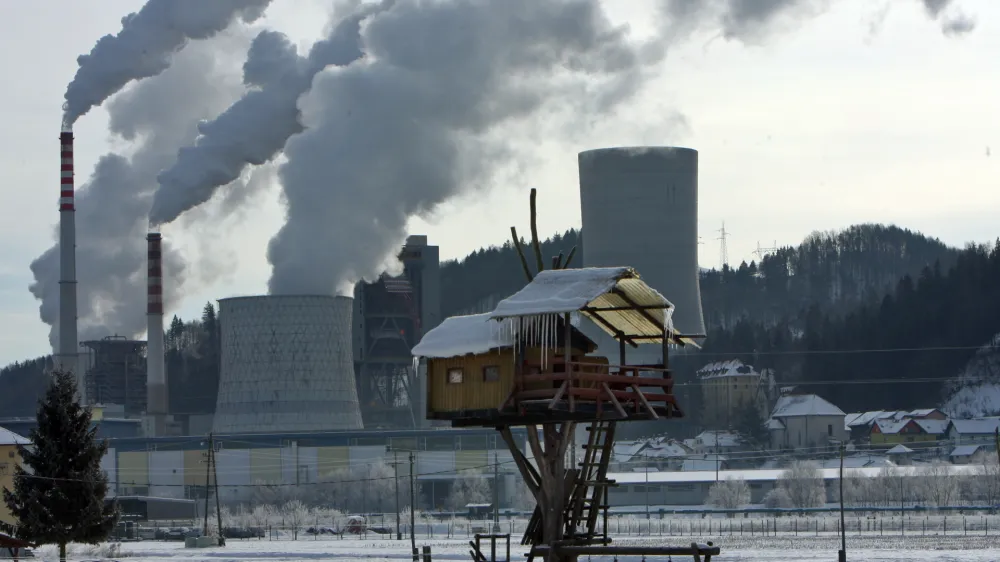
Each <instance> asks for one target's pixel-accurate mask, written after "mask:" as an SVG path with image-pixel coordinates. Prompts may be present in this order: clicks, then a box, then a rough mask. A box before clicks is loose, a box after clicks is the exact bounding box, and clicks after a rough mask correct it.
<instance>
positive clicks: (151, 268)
mask: <svg viewBox="0 0 1000 562" xmlns="http://www.w3.org/2000/svg"><path fill="white" fill-rule="evenodd" d="M161 240H162V237H161V236H160V233H158V232H150V233H149V234H148V235H146V247H147V251H146V256H147V257H146V261H147V262H148V273H147V275H146V321H147V323H148V328H147V330H146V332H147V333H146V390H147V394H146V412H147V413H149V414H161V415H162V414H166V413H167V380H166V365H165V364H164V356H163V267H162V256H163V253H162V249H161Z"/></svg>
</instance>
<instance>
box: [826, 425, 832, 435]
mask: <svg viewBox="0 0 1000 562" xmlns="http://www.w3.org/2000/svg"><path fill="white" fill-rule="evenodd" d="M826 436H827V437H833V426H832V425H827V426H826Z"/></svg>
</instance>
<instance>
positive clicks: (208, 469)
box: [202, 433, 215, 537]
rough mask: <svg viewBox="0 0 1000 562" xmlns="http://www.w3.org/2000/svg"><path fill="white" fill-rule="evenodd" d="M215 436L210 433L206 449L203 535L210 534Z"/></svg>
mask: <svg viewBox="0 0 1000 562" xmlns="http://www.w3.org/2000/svg"><path fill="white" fill-rule="evenodd" d="M213 439H214V438H213V436H212V434H211V433H209V434H208V450H207V451H205V526H204V529H202V535H203V536H206V537H207V536H208V490H209V486H210V484H211V479H212V449H213V448H214V446H215V445H214V443H213Z"/></svg>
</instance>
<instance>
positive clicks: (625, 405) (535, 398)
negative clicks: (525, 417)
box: [498, 359, 682, 420]
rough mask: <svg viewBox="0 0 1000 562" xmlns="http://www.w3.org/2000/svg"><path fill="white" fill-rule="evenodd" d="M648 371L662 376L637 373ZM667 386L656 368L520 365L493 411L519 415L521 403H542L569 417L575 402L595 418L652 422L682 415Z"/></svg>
mask: <svg viewBox="0 0 1000 562" xmlns="http://www.w3.org/2000/svg"><path fill="white" fill-rule="evenodd" d="M556 368H559V369H561V370H560V371H556ZM612 368H614V370H613V371H612ZM650 370H659V371H661V372H662V373H663V376H662V377H653V376H648V375H643V374H642V373H645V372H648V371H650ZM524 371H528V372H524ZM673 387H674V380H673V378H672V377H671V376H670V373H669V371H668V370H665V369H662V367H660V368H651V367H649V366H644V365H608V364H605V363H596V362H580V361H571V362H569V363H566V362H564V361H560V360H558V359H556V360H553V361H550V362H547V364H546V366H545V369H544V370H543V369H542V367H541V362H539V361H526V362H525V363H524V364H523V365H522V372H521V373H519V374H517V375H515V377H514V385H513V388H512V390H511V393H510V395H509V396H508V398H507V399H506V400H505V401H504V403H503V404H502V405H501V406H500V408H498V410H500V411H501V412H502V411H505V410H509V409H513V410H515V411H519V410H521V409H522V408H523V407H524V406H525V405H526V404H527V403H531V404H538V403H539V402H547V403H548V409H549V410H556V409H557V408H559V407H560V406H562V405H565V406H566V407H567V409H568V411H569V412H570V413H575V412H577V410H578V405H579V403H584V404H588V405H593V406H594V407H595V408H596V412H595V413H596V416H597V417H598V418H602V417H604V412H605V410H606V409H611V410H613V411H614V412H616V413H617V414H618V416H620V417H621V418H630V417H633V416H640V415H644V416H648V417H649V418H651V419H654V420H655V419H659V418H660V417H661V416H664V415H665V416H666V417H676V416H679V415H682V414H681V410H680V407H679V406H678V404H677V400H676V398H675V397H674V395H673ZM644 389H645V390H644Z"/></svg>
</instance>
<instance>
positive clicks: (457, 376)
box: [448, 367, 465, 384]
mask: <svg viewBox="0 0 1000 562" xmlns="http://www.w3.org/2000/svg"><path fill="white" fill-rule="evenodd" d="M464 378H465V371H464V370H463V369H462V368H461V367H456V368H454V369H448V384H462V379H464Z"/></svg>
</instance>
